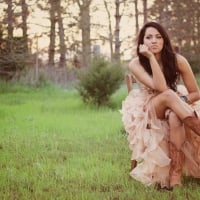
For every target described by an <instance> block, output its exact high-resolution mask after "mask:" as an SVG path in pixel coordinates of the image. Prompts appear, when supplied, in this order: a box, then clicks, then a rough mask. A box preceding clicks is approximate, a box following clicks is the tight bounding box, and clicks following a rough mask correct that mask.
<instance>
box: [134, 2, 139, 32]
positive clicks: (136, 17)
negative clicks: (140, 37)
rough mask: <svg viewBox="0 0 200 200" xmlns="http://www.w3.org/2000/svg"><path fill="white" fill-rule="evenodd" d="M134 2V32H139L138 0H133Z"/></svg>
mask: <svg viewBox="0 0 200 200" xmlns="http://www.w3.org/2000/svg"><path fill="white" fill-rule="evenodd" d="M134 4H135V34H136V35H137V34H138V32H139V12H138V0H135V1H134Z"/></svg>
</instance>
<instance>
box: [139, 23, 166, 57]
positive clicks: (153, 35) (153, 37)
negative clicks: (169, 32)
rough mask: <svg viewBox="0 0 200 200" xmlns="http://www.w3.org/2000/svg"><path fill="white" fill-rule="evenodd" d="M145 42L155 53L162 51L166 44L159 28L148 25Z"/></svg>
mask: <svg viewBox="0 0 200 200" xmlns="http://www.w3.org/2000/svg"><path fill="white" fill-rule="evenodd" d="M143 42H144V44H145V45H146V46H147V47H148V48H149V50H150V51H151V52H152V53H153V54H158V53H160V52H161V51H162V49H163V45H164V40H163V37H162V36H161V34H160V33H159V32H158V30H157V29H155V28H153V27H148V28H147V29H146V32H145V35H144V39H143Z"/></svg>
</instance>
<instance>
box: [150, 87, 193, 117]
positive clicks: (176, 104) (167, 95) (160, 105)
mask: <svg viewBox="0 0 200 200" xmlns="http://www.w3.org/2000/svg"><path fill="white" fill-rule="evenodd" d="M152 103H153V105H154V107H155V110H156V114H157V117H158V118H161V119H163V118H164V114H165V111H166V109H167V108H170V109H171V110H172V111H174V113H176V115H177V116H178V117H179V118H180V119H181V120H182V119H184V118H186V117H188V116H191V115H193V112H194V111H193V109H192V108H191V107H190V106H189V105H188V104H187V103H185V102H183V101H182V100H181V99H180V97H179V96H178V95H177V94H176V93H175V92H174V91H173V90H171V89H168V90H165V91H164V92H162V93H160V94H159V95H157V96H156V97H154V98H153V99H152Z"/></svg>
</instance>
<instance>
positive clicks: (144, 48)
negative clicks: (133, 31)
mask: <svg viewBox="0 0 200 200" xmlns="http://www.w3.org/2000/svg"><path fill="white" fill-rule="evenodd" d="M139 52H140V53H141V54H142V55H143V56H145V57H147V58H148V59H150V58H151V57H152V56H153V53H152V52H151V51H149V48H148V47H147V46H146V45H145V44H140V46H139Z"/></svg>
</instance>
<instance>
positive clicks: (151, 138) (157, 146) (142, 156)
mask: <svg viewBox="0 0 200 200" xmlns="http://www.w3.org/2000/svg"><path fill="white" fill-rule="evenodd" d="M179 90H180V92H181V93H183V94H184V93H187V90H186V89H185V87H184V86H180V87H179ZM155 95H157V93H156V92H152V91H150V90H148V89H146V88H140V89H133V90H132V91H131V92H130V93H129V95H128V96H127V97H126V99H125V100H124V101H123V103H122V109H121V110H120V112H121V114H122V122H123V124H124V128H125V130H126V132H127V134H128V136H127V139H128V142H129V147H130V150H131V152H132V156H131V159H132V160H137V163H138V164H137V166H136V167H135V168H134V169H133V170H132V171H131V172H130V176H131V177H133V178H134V179H136V180H138V181H140V182H142V183H144V184H146V185H151V184H154V183H160V184H161V187H165V186H168V183H169V166H170V161H171V160H170V158H169V155H168V154H169V152H168V142H169V126H168V123H167V121H166V120H160V119H158V118H157V117H156V113H155V110H154V107H153V106H152V104H151V98H152V97H153V96H155ZM192 106H193V107H194V108H195V110H196V111H197V112H199V113H200V102H196V103H195V104H193V105H192ZM182 150H183V152H184V154H185V163H184V173H185V174H186V175H192V176H195V177H200V165H199V164H200V137H198V136H196V134H194V133H192V131H191V130H188V131H187V133H186V141H185V143H184V145H183V149H182Z"/></svg>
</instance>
